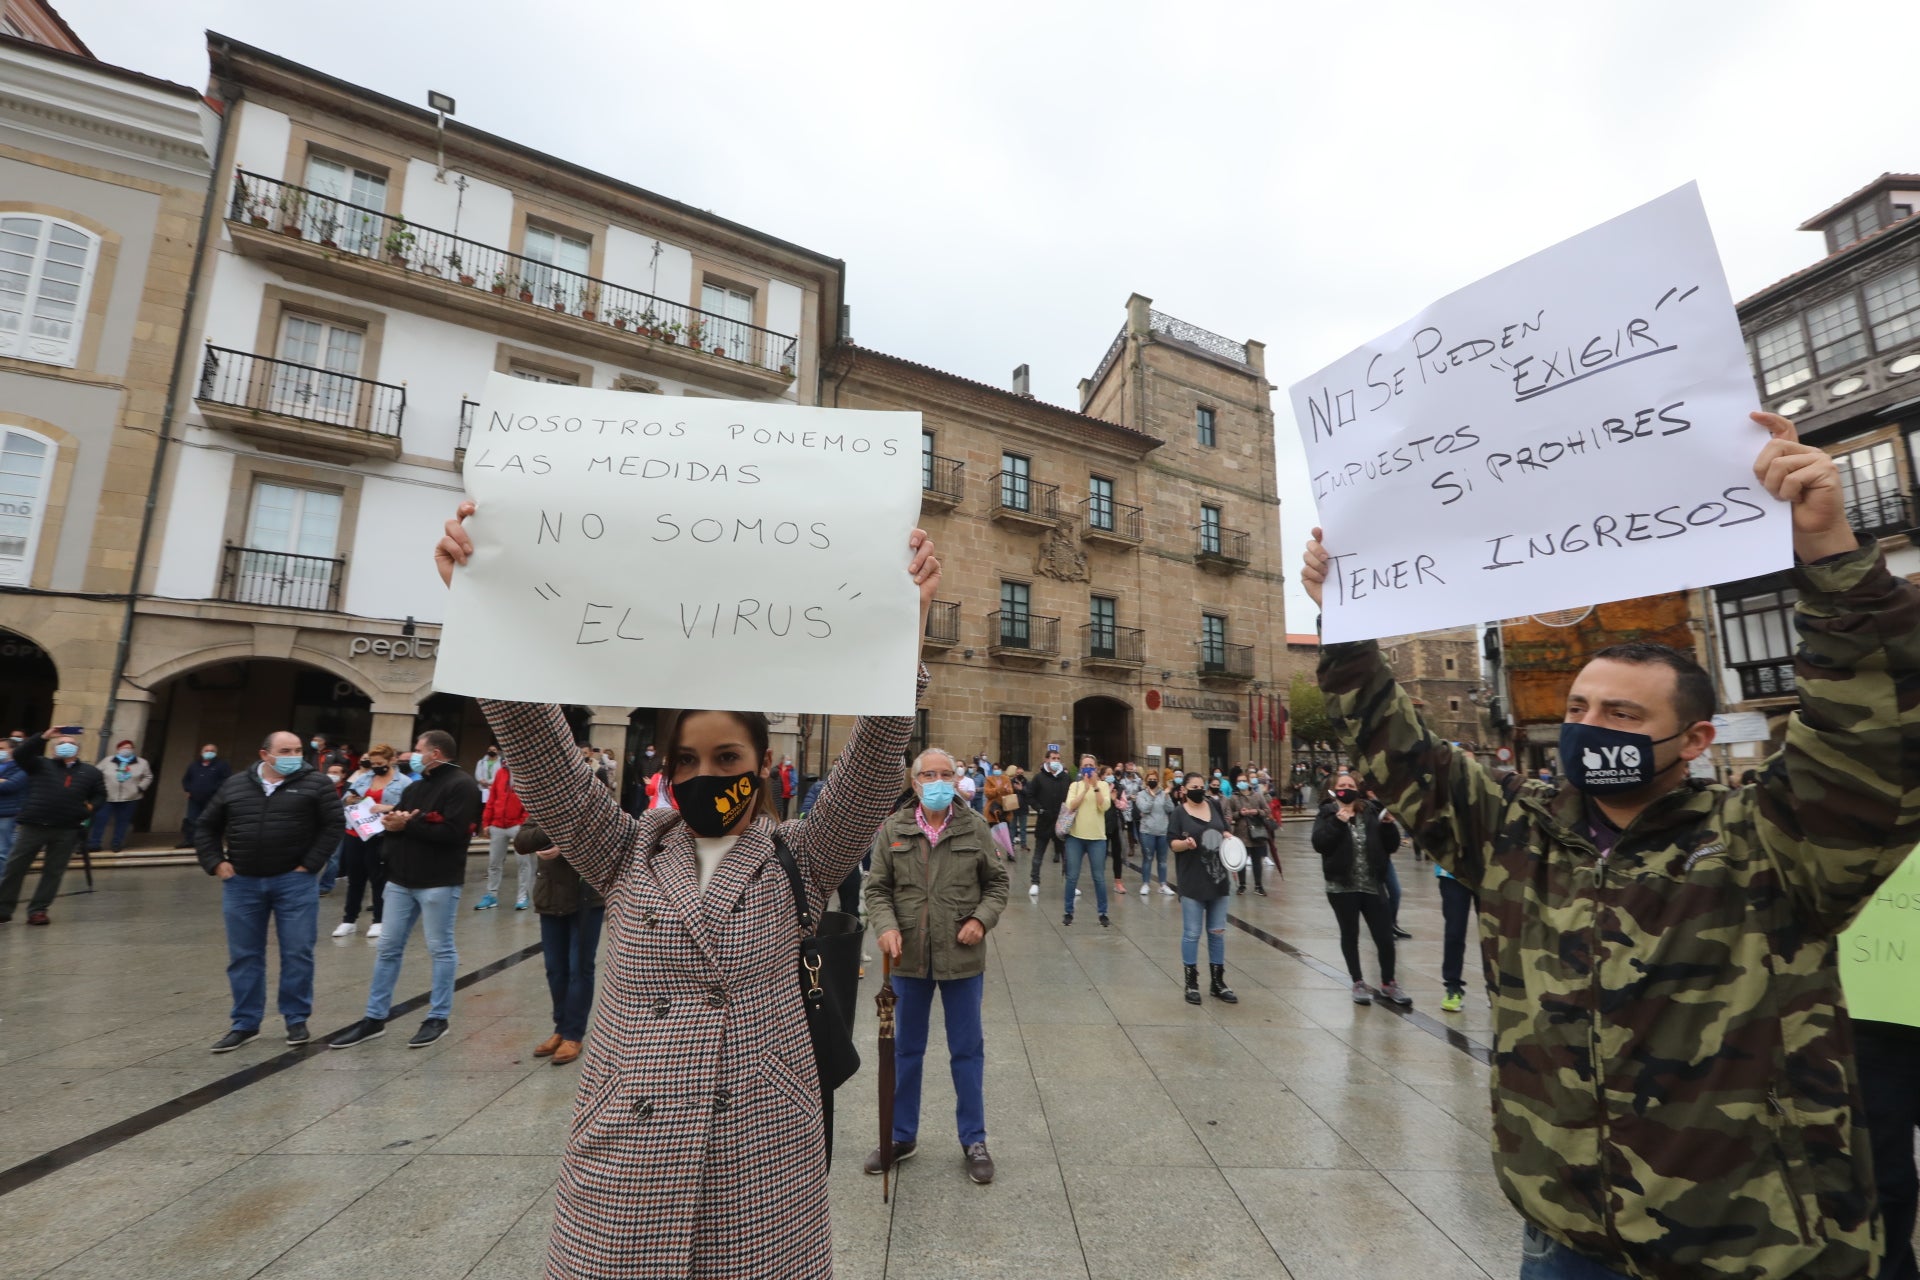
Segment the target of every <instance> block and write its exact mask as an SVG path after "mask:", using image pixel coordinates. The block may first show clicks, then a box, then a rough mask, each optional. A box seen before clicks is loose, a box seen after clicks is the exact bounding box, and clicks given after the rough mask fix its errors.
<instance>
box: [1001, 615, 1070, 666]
mask: <svg viewBox="0 0 1920 1280" xmlns="http://www.w3.org/2000/svg"><path fill="white" fill-rule="evenodd" d="M987 655H988V656H989V657H994V658H1036V659H1046V658H1057V657H1059V656H1060V619H1058V618H1043V617H1041V616H1040V615H1039V614H1037V613H1013V612H1010V611H1007V610H996V611H994V612H993V613H990V614H988V615H987Z"/></svg>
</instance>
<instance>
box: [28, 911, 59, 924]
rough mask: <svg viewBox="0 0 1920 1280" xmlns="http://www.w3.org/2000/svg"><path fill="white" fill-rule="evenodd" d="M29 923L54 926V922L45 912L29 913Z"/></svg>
mask: <svg viewBox="0 0 1920 1280" xmlns="http://www.w3.org/2000/svg"><path fill="white" fill-rule="evenodd" d="M27 923H28V924H38V925H45V924H52V923H53V921H51V920H49V919H47V913H46V912H44V911H29V912H27Z"/></svg>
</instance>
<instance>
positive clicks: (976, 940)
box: [960, 916, 987, 947]
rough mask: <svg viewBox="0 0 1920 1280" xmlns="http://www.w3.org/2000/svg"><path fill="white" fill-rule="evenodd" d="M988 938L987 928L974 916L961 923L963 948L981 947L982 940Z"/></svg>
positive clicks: (961, 943)
mask: <svg viewBox="0 0 1920 1280" xmlns="http://www.w3.org/2000/svg"><path fill="white" fill-rule="evenodd" d="M986 936H987V926H985V925H983V924H981V923H980V922H979V921H978V920H975V919H974V918H973V917H972V916H968V917H967V918H966V919H965V920H963V921H961V922H960V945H961V946H963V947H977V946H979V945H980V939H982V938H984V937H986Z"/></svg>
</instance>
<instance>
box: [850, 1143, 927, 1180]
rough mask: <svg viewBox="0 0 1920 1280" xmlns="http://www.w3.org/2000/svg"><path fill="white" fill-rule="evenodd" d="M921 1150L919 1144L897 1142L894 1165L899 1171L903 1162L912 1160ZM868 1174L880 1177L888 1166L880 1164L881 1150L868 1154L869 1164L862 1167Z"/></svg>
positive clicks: (876, 1149) (894, 1148)
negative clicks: (915, 1153) (914, 1154)
mask: <svg viewBox="0 0 1920 1280" xmlns="http://www.w3.org/2000/svg"><path fill="white" fill-rule="evenodd" d="M919 1149H920V1144H919V1143H918V1142H896V1143H894V1144H893V1165H894V1167H895V1168H896V1169H897V1168H899V1167H900V1162H901V1161H902V1160H906V1159H910V1158H911V1157H912V1156H913V1153H914V1152H916V1151H918V1150H919ZM862 1168H863V1169H865V1170H866V1172H868V1173H870V1174H874V1175H876V1176H877V1175H879V1174H880V1173H881V1172H882V1171H883V1170H884V1169H885V1168H886V1166H885V1165H883V1164H882V1163H881V1162H880V1148H878V1147H875V1148H874V1149H873V1150H872V1151H870V1152H868V1153H867V1163H866V1164H865V1165H863V1166H862Z"/></svg>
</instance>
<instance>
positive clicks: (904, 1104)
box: [893, 973, 987, 1147]
mask: <svg viewBox="0 0 1920 1280" xmlns="http://www.w3.org/2000/svg"><path fill="white" fill-rule="evenodd" d="M935 987H938V988H939V989H940V1009H941V1012H942V1013H944V1014H945V1015H946V1019H947V1058H948V1060H949V1063H950V1065H951V1067H952V1070H953V1092H954V1106H953V1119H954V1123H955V1125H956V1126H957V1127H958V1128H959V1131H960V1145H961V1146H963V1147H970V1146H972V1145H973V1144H974V1143H976V1142H985V1141H986V1140H987V1098H986V1076H987V1038H986V1035H985V1033H984V1032H983V1031H982V1030H981V1028H980V998H981V996H982V995H983V994H984V993H985V991H986V979H985V977H984V975H981V974H977V973H976V974H974V975H973V976H972V977H971V978H946V979H940V980H936V979H933V978H903V977H901V976H900V975H899V974H895V975H894V976H893V989H894V991H895V993H896V994H898V995H899V997H900V1002H899V1004H897V1005H896V1006H895V1007H894V1014H893V1016H894V1041H893V1061H894V1087H893V1140H894V1141H895V1142H913V1141H916V1140H917V1138H918V1136H919V1133H920V1077H921V1075H922V1069H923V1068H924V1067H925V1065H926V1058H927V1018H928V1015H929V1014H931V1013H932V1011H933V990H934V988H935Z"/></svg>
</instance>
